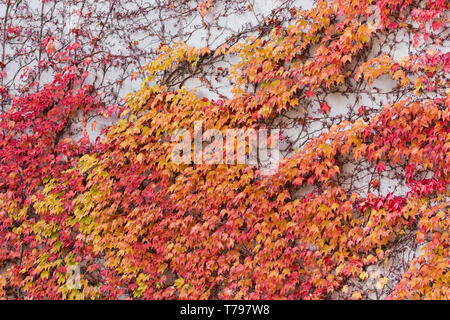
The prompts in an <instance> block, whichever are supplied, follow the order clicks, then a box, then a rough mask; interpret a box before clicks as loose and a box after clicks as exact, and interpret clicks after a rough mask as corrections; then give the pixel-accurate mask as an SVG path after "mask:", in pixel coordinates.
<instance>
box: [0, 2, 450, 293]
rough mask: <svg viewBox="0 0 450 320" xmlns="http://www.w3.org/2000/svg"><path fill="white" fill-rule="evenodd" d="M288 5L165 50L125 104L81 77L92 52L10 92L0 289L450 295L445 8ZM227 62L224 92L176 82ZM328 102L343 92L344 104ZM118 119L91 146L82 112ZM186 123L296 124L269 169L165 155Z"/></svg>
mask: <svg viewBox="0 0 450 320" xmlns="http://www.w3.org/2000/svg"><path fill="white" fill-rule="evenodd" d="M214 3H215V1H204V2H202V4H201V5H199V7H198V10H199V11H200V14H201V16H202V17H205V16H207V14H208V10H210V9H211V8H212V7H213V6H214ZM375 12H378V13H379V14H378V16H376V18H375V21H374V20H373V14H374V13H375ZM291 14H292V17H293V18H292V20H293V22H292V23H291V24H286V25H284V24H283V23H279V24H276V25H275V26H274V27H271V28H270V30H269V31H266V29H261V30H259V33H258V32H257V33H256V34H254V35H252V36H245V37H244V38H243V39H240V40H239V41H234V39H232V40H230V41H227V42H225V43H224V44H222V45H220V46H218V47H216V48H210V47H205V48H195V47H190V46H189V45H187V44H185V43H182V42H179V43H176V44H173V45H171V46H169V45H164V44H163V45H161V46H160V51H159V55H158V57H156V58H155V59H154V60H152V61H150V62H149V63H148V64H147V65H146V66H145V67H144V68H143V70H142V71H141V72H142V73H143V74H144V76H145V79H144V80H143V82H142V84H141V86H140V89H139V90H138V91H137V92H134V93H130V94H129V95H128V96H127V98H126V105H125V106H124V107H121V108H120V107H118V106H109V107H108V106H106V105H105V102H104V101H102V100H101V98H100V95H98V94H97V90H96V89H95V88H94V87H93V86H92V85H88V84H86V81H85V79H86V78H87V77H88V75H89V72H88V71H89V70H88V68H89V65H90V63H91V62H90V60H87V61H86V60H84V62H80V63H78V64H76V65H73V64H72V65H68V66H65V67H61V68H59V69H58V70H56V71H57V72H56V73H55V75H54V79H53V80H52V81H51V82H49V83H48V84H46V85H45V86H42V88H40V89H39V90H36V91H34V92H31V93H27V94H23V95H19V96H16V97H14V99H13V100H12V104H11V107H10V108H9V109H8V110H6V111H4V112H3V113H2V114H1V115H0V297H3V298H21V299H23V298H34V299H43V298H50V299H116V298H122V297H126V298H127V297H129V298H143V299H360V298H364V299H368V298H371V299H373V298H389V299H449V298H450V274H449V272H450V271H449V267H448V266H449V264H448V261H449V260H448V259H449V242H450V238H449V231H448V230H449V223H450V217H449V215H448V210H449V207H450V203H449V196H450V194H449V189H448V186H449V182H450V181H449V175H450V165H449V163H450V126H449V123H450V113H449V105H450V97H449V93H450V90H449V88H448V72H449V70H450V55H449V53H447V52H445V51H442V50H443V49H442V45H443V43H444V44H445V41H448V40H447V39H445V35H446V32H448V27H447V25H448V20H447V19H448V18H446V15H447V16H448V3H447V2H446V1H443V0H434V1H432V0H427V1H412V0H408V1H396V0H395V1H365V0H362V1H361V0H339V1H337V0H336V1H317V2H316V3H315V4H314V6H313V8H312V9H309V10H300V9H295V8H292V11H291ZM272 22H273V21H272ZM405 37H406V39H407V40H404V39H405ZM401 39H403V40H401ZM408 41H409V42H408ZM402 42H403V43H404V42H407V43H408V45H410V47H408V50H406V53H405V54H404V55H402V57H400V58H399V57H398V56H396V55H394V54H393V52H395V50H399V49H398V47H395V46H396V45H401V44H402ZM388 44H389V45H388ZM48 45H49V43H46V49H47V50H52V48H51V47H50V49H49V47H48ZM396 48H397V49H396ZM77 50H82V48H80V47H79V45H78V43H77V44H75V45H73V44H72V45H70V46H68V47H67V48H66V49H65V50H62V51H59V52H58V55H57V56H56V57H52V60H49V61H53V62H54V63H58V61H62V62H64V61H66V60H64V59H69V57H70V56H71V55H73V54H74V52H76V51H77ZM236 58H237V59H236ZM58 59H59V60H58ZM230 59H231V60H232V61H234V64H233V66H232V67H231V68H230V70H229V75H228V78H229V81H230V83H231V85H232V92H231V94H230V95H229V96H225V95H219V96H218V97H217V98H214V99H207V98H205V97H204V96H202V95H201V94H200V93H199V92H198V91H195V90H189V89H187V88H186V86H184V84H185V83H184V82H185V81H183V80H182V79H183V77H184V75H185V74H188V75H189V76H192V77H193V76H198V77H200V78H202V76H201V75H202V72H204V69H202V68H205V69H206V68H210V67H211V66H214V65H215V63H220V62H222V61H228V60H230ZM233 59H234V60H233ZM62 65H64V64H62ZM215 68H216V69H217V70H218V71H217V72H219V73H220V72H222V70H223V67H221V66H216V67H215ZM180 79H181V80H180ZM202 79H203V82H208V81H207V80H205V79H204V78H202ZM202 79H200V80H202ZM380 81H381V82H389V83H391V88H389V89H386V90H384V91H383V89H380V86H379V83H380ZM201 82H202V81H201ZM208 83H209V84H208V85H207V86H206V87H208V86H209V85H210V82H208ZM350 94H353V97H356V98H351V97H350V98H348V97H349V95H350ZM336 96H341V97H346V98H348V99H349V101H351V102H349V104H348V107H347V110H346V111H345V112H344V113H343V114H337V113H336V111H335V110H336V106H335V105H334V100H333V97H334V99H335V98H336ZM364 97H365V98H364ZM352 99H353V100H352ZM364 99H365V100H364ZM363 100H364V101H365V102H363ZM367 101H369V102H367ZM363 103H364V104H363ZM114 113H117V114H119V115H120V120H119V121H118V122H117V123H116V124H114V125H112V126H110V127H108V128H106V129H105V130H104V132H103V133H104V134H103V135H102V136H101V138H100V139H97V140H96V141H95V142H94V141H91V140H90V139H89V136H88V134H87V123H86V119H87V118H88V117H92V116H93V115H95V116H97V117H106V118H107V117H109V116H111V115H112V114H114ZM77 119H78V120H77ZM198 120H201V121H202V122H203V126H204V128H205V130H206V129H208V128H216V129H219V130H225V129H227V128H255V129H258V128H274V127H278V128H281V129H293V128H294V129H298V130H297V131H299V132H301V134H300V135H298V137H294V138H292V136H286V135H283V137H282V139H283V146H284V147H285V149H284V150H283V151H285V153H284V154H285V156H284V158H283V159H282V160H281V161H280V163H279V169H278V170H277V172H276V173H275V174H273V175H271V176H263V175H261V171H260V168H258V167H252V166H248V165H227V164H218V165H206V164H182V165H176V164H174V163H173V162H172V160H171V150H172V148H173V146H174V144H173V142H172V141H171V134H173V132H174V131H175V130H177V129H179V128H186V129H189V130H191V131H192V130H193V126H194V122H195V121H198ZM77 121H78V122H79V123H81V132H82V133H81V134H80V135H79V137H78V138H76V137H74V136H73V135H72V136H71V135H70V132H68V131H67V128H70V127H71V126H72V125H75V124H76V122H77ZM299 128H300V129H299ZM392 181H394V189H392V190H391V189H389V183H391V184H392ZM386 190H387V191H386ZM408 257H411V258H408ZM71 266H79V270H80V286H79V287H76V288H73V287H71V286H68V285H67V283H68V279H69V278H70V277H71V273H70V272H69V268H70V267H71Z"/></svg>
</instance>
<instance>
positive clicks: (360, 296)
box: [352, 291, 362, 300]
mask: <svg viewBox="0 0 450 320" xmlns="http://www.w3.org/2000/svg"><path fill="white" fill-rule="evenodd" d="M352 298H353V299H355V300H359V299H361V298H362V295H361V292H359V291H355V292H353V294H352Z"/></svg>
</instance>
